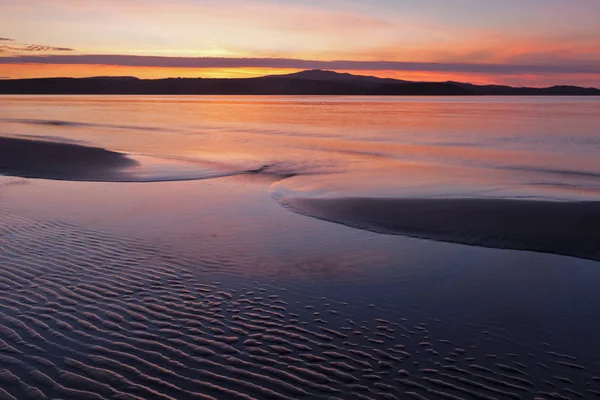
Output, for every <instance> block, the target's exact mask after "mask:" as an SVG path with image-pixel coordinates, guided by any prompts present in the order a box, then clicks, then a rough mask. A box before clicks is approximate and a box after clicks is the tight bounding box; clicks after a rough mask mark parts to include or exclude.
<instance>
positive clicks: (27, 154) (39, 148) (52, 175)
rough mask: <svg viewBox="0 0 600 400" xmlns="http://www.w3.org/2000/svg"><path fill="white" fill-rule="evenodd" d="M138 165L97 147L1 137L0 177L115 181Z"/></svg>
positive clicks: (120, 155)
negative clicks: (0, 175) (123, 172)
mask: <svg viewBox="0 0 600 400" xmlns="http://www.w3.org/2000/svg"><path fill="white" fill-rule="evenodd" d="M135 165H137V162H136V161H135V160H133V159H130V158H128V157H127V156H126V155H125V154H122V153H117V152H114V151H109V150H105V149H101V148H97V147H87V146H81V145H78V144H71V143H56V142H49V141H42V140H27V139H16V138H6V137H0V174H3V175H10V176H20V177H25V178H44V179H59V180H78V181H81V180H102V181H112V180H118V179H119V178H120V177H122V170H123V169H125V168H127V167H132V166H135Z"/></svg>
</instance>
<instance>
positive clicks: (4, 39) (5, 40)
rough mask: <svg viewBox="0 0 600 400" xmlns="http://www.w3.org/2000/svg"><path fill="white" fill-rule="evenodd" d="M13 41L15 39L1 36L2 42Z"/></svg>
mask: <svg viewBox="0 0 600 400" xmlns="http://www.w3.org/2000/svg"><path fill="white" fill-rule="evenodd" d="M13 41H14V39H10V38H5V37H0V42H13Z"/></svg>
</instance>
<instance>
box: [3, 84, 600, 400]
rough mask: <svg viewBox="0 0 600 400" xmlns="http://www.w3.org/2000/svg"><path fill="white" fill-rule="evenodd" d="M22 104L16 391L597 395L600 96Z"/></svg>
mask: <svg viewBox="0 0 600 400" xmlns="http://www.w3.org/2000/svg"><path fill="white" fill-rule="evenodd" d="M2 100H3V101H4V103H5V104H7V105H8V106H7V107H5V108H3V109H2V110H1V111H0V157H1V158H0V175H1V176H0V321H1V324H0V359H1V360H2V362H1V363H0V398H6V399H13V398H14V399H27V398H31V399H45V398H48V399H52V398H75V399H113V398H114V399H154V398H156V399H188V398H189V399H210V398H213V399H229V398H231V399H296V398H307V399H312V398H315V399H395V398H396V399H404V398H415V399H423V398H425V399H437V398H445V399H471V398H476V399H492V398H496V399H502V398H515V399H518V398H522V399H534V398H545V399H551V398H573V399H574V398H581V397H583V398H594V397H597V396H600V342H599V341H598V340H597V337H600V319H599V318H598V315H599V312H600V293H599V292H598V290H597V288H598V284H599V283H600V268H599V267H600V264H599V263H598V260H599V259H600V258H599V254H600V253H599V251H600V244H599V243H600V233H598V230H597V229H596V226H597V222H598V221H599V218H600V211H599V206H598V204H599V203H598V201H600V181H599V177H600V163H599V162H598V160H597V157H596V149H597V144H598V138H597V132H596V131H595V130H594V128H593V127H594V126H597V125H596V124H595V123H596V122H600V121H599V117H598V115H597V112H596V110H597V106H598V105H599V103H598V100H593V99H580V98H567V99H543V100H542V99H532V98H521V99H516V98H502V99H500V98H482V99H449V98H442V97H440V98H432V99H426V100H425V99H416V98H406V99H393V98H392V99H387V98H371V99H366V98H355V97H347V98H338V97H323V98H308V97H263V98H260V97H258V98H250V97H231V98H225V97H202V96H183V97H180V98H174V97H158V96H132V97H130V98H121V97H117V96H115V97H113V96H106V97H101V96H73V97H66V96H65V97H63V96H56V97H37V96H31V97H29V96H23V97H17V96H3V98H2ZM540 104H542V105H543V107H542V106H540ZM158 110H168V111H169V112H158ZM490 110H491V111H490ZM490 115H494V116H495V118H496V120H495V121H496V122H495V123H490V122H489V121H490Z"/></svg>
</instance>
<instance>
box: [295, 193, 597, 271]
mask: <svg viewBox="0 0 600 400" xmlns="http://www.w3.org/2000/svg"><path fill="white" fill-rule="evenodd" d="M284 204H285V205H287V206H289V207H290V208H291V209H292V210H294V211H297V212H299V213H301V214H305V215H309V216H312V217H315V218H319V219H322V220H326V221H331V222H337V223H341V224H344V225H347V226H351V227H354V228H359V229H366V230H369V231H373V232H378V233H386V234H397V235H406V236H413V237H418V238H425V239H433V240H439V241H447V242H454V243H462V244H468V245H476V246H484V247H493V248H506V249H515V250H531V251H539V252H547V253H555V254H562V255H568V256H575V257H580V258H587V259H592V260H597V261H600V228H599V227H600V202H549V201H530V200H509V199H392V198H331V199H325V198H319V199H316V198H314V199H303V198H296V199H285V201H284Z"/></svg>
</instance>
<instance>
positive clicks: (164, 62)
mask: <svg viewBox="0 0 600 400" xmlns="http://www.w3.org/2000/svg"><path fill="white" fill-rule="evenodd" d="M0 64H59V65H82V64H89V65H110V66H127V67H163V68H288V69H316V68H320V69H334V70H355V71H360V70H363V71H430V72H461V73H482V74H597V73H598V71H600V59H593V60H574V61H573V62H571V63H564V62H561V63H558V64H548V63H539V64H513V63H507V64H483V63H451V62H448V63H444V62H403V61H354V60H338V61H320V60H305V59H293V58H221V57H161V56H134V55H43V56H41V55H40V56H26V55H20V56H14V57H2V58H0Z"/></svg>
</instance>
